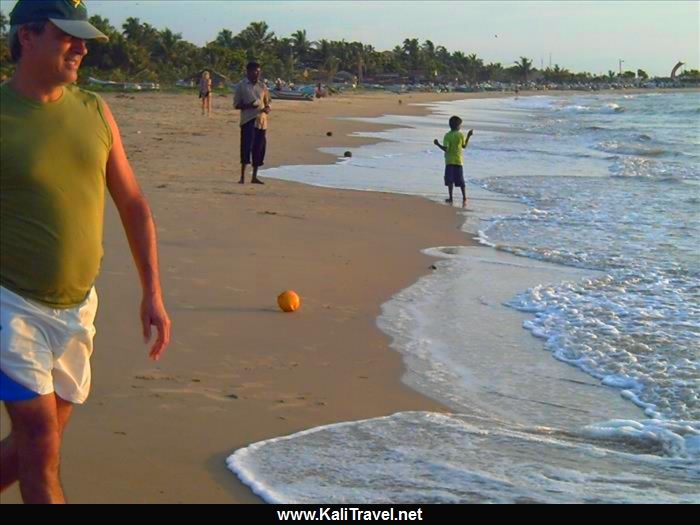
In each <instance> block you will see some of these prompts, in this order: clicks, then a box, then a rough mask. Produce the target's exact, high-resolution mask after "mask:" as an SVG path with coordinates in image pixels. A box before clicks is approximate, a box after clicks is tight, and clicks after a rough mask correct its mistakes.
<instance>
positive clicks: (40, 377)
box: [0, 286, 97, 404]
mask: <svg viewBox="0 0 700 525" xmlns="http://www.w3.org/2000/svg"><path fill="white" fill-rule="evenodd" d="M96 313H97V292H96V291H95V288H92V290H90V293H89V294H88V296H87V299H85V301H83V302H82V303H81V304H79V305H77V306H74V307H73V308H63V309H57V308H51V307H49V306H46V305H43V304H41V303H38V302H36V301H32V300H28V299H24V298H23V297H21V296H19V295H17V294H16V293H14V292H11V291H10V290H8V289H7V288H3V287H2V286H0V371H2V373H3V374H4V375H6V376H7V377H8V378H9V379H10V380H12V381H15V382H16V383H18V384H19V385H21V386H22V387H24V388H26V389H29V390H31V391H32V392H36V394H38V395H45V394H51V393H52V392H56V395H58V396H59V397H60V398H61V399H64V400H66V401H69V402H71V403H76V404H80V403H83V402H84V401H85V400H86V399H87V397H88V393H89V392H90V355H91V354H92V340H93V338H94V337H95V326H94V324H93V323H94V321H95V314H96Z"/></svg>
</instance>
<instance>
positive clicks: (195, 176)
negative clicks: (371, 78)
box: [0, 93, 471, 503]
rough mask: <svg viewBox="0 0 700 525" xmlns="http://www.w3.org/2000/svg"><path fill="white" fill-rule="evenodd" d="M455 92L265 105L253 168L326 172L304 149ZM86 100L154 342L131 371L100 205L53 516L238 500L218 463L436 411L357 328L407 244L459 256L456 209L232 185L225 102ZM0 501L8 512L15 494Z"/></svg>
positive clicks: (130, 347)
mask: <svg viewBox="0 0 700 525" xmlns="http://www.w3.org/2000/svg"><path fill="white" fill-rule="evenodd" d="M467 96H468V95H465V94H457V93H455V94H444V95H440V94H428V93H425V94H405V95H394V94H387V93H371V94H351V95H344V96H339V97H333V98H329V99H324V100H320V101H315V102H311V103H310V102H297V101H274V105H273V113H272V115H271V125H270V131H269V153H268V162H267V166H266V167H271V166H277V165H287V164H313V163H327V162H334V161H335V158H334V157H333V156H332V155H327V154H324V153H321V152H319V151H318V150H317V148H319V147H346V148H347V149H349V150H352V149H353V148H354V147H357V146H360V145H362V144H366V143H368V142H370V140H368V139H365V138H357V137H349V136H348V134H350V133H352V132H354V131H360V130H363V131H364V130H373V129H377V128H378V126H377V125H374V124H367V123H361V122H355V121H348V120H335V117H372V116H379V115H382V114H386V113H395V114H415V115H419V114H425V113H426V112H427V111H426V108H425V107H423V106H415V105H412V104H414V103H425V102H430V101H435V100H449V99H456V98H467ZM105 98H106V100H107V101H108V102H109V104H110V106H111V108H112V111H113V112H114V114H115V116H116V117H117V120H118V122H119V123H120V126H121V130H122V133H123V136H124V141H125V144H126V148H127V151H128V154H129V156H130V159H131V161H132V165H133V167H134V169H135V171H136V173H137V176H138V178H139V180H140V183H141V185H142V188H143V191H144V192H145V194H146V195H147V197H148V198H149V201H150V203H151V206H152V209H153V212H154V215H155V219H156V223H157V226H158V233H159V245H160V256H161V261H160V264H161V272H162V280H163V287H164V291H165V297H166V301H167V307H168V310H169V312H170V315H171V317H172V321H173V342H172V345H171V347H170V349H169V350H168V352H167V354H166V356H165V357H164V359H162V360H161V361H160V362H158V363H153V362H151V361H149V360H148V359H147V347H146V346H145V345H144V344H143V342H142V340H141V336H140V325H139V320H138V306H139V300H140V297H139V295H140V289H139V286H138V281H137V276H136V272H135V269H134V267H133V264H132V262H131V256H130V253H129V251H128V246H127V243H126V240H125V239H124V235H123V233H122V230H121V226H120V224H119V221H118V218H117V216H116V212H115V210H114V207H113V205H111V204H110V205H108V210H107V219H106V224H105V236H104V246H105V258H104V261H103V268H102V273H101V276H100V278H99V281H98V283H97V287H98V292H99V294H100V303H101V304H100V310H99V313H98V318H97V323H96V324H97V330H98V334H97V337H96V341H95V348H96V350H95V354H94V357H93V387H92V394H91V397H90V399H89V400H88V402H87V403H86V404H85V405H83V406H81V407H78V408H77V409H76V410H75V412H74V416H73V419H72V422H71V424H70V425H69V427H68V430H67V432H66V435H65V442H64V447H63V466H62V479H63V482H64V486H65V490H66V494H67V497H68V498H69V501H70V502H72V503H116V502H129V503H180V502H182V503H235V502H240V503H256V502H260V500H259V499H258V498H257V497H256V496H254V495H253V494H252V493H251V492H250V490H249V489H248V488H247V487H245V486H244V485H242V484H241V483H239V482H238V480H237V479H236V477H235V476H234V475H233V474H232V473H231V472H230V471H228V470H227V469H226V466H225V463H224V460H225V458H226V457H227V456H228V455H230V454H231V453H232V452H233V451H234V450H236V449H237V448H239V447H242V446H245V445H248V444H250V443H252V442H256V441H260V440H264V439H268V438H272V437H275V436H281V435H287V434H290V433H293V432H296V431H299V430H303V429H307V428H311V427H315V426H318V425H322V424H327V423H332V422H338V421H347V420H356V419H364V418H370V417H375V416H381V415H388V414H392V413H394V412H397V411H403V410H435V411H440V410H443V407H441V406H440V405H439V404H437V403H436V402H433V401H431V400H430V399H427V398H425V397H423V396H421V395H420V394H418V393H416V392H414V391H412V390H410V389H409V388H407V387H406V386H404V385H403V384H402V383H401V375H402V370H403V365H402V362H401V358H400V356H399V355H398V354H397V353H395V352H394V351H392V350H390V349H389V347H388V338H387V337H386V336H385V335H384V334H383V333H381V332H380V331H379V329H378V328H377V327H376V324H375V322H376V317H377V315H378V314H379V311H380V305H381V304H382V303H383V302H385V301H386V300H388V299H389V298H390V297H391V296H392V295H393V294H394V293H396V292H398V291H399V290H401V289H403V288H405V287H407V286H409V285H410V284H412V283H413V282H415V281H416V280H417V279H418V277H419V276H421V275H423V274H425V273H426V272H429V271H431V270H430V269H429V266H430V264H431V258H429V257H427V256H425V255H422V254H421V253H420V250H421V249H422V248H426V247H429V246H435V245H465V244H469V243H470V242H471V241H469V240H468V238H467V237H466V236H465V235H464V234H463V233H461V232H460V231H459V226H460V223H461V219H460V217H459V215H458V214H457V213H456V210H457V209H458V208H450V207H447V206H440V205H437V204H435V203H432V202H429V201H427V200H425V199H422V198H418V197H407V196H400V195H390V194H381V193H369V192H355V191H338V190H330V189H323V188H315V187H310V186H305V185H301V184H294V183H288V182H282V181H278V180H267V181H266V182H267V184H266V185H265V186H254V185H250V184H246V185H244V186H242V185H239V184H237V183H236V181H237V179H238V170H239V164H238V115H237V112H235V111H234V110H233V108H232V107H231V97H228V96H223V95H219V96H216V97H215V98H214V102H213V115H212V117H211V118H206V117H202V116H201V115H200V109H199V107H198V101H197V98H196V97H195V96H194V95H193V94H166V93H163V94H139V95H122V94H108V95H106V96H105ZM399 100H401V103H400V104H399V102H398V101H399ZM328 131H331V132H332V136H327V132H328ZM441 170H442V167H441V166H435V173H434V174H431V175H432V176H434V177H435V184H436V187H438V188H439V187H440V185H441ZM262 177H263V179H265V177H264V172H262ZM285 289H294V290H296V291H297V292H298V293H299V294H300V295H301V297H302V301H303V304H302V308H301V310H300V311H298V312H296V313H294V314H284V313H282V312H280V311H279V310H278V309H277V306H276V297H277V295H278V294H279V293H280V292H281V291H283V290H285ZM7 429H8V420H7V416H6V413H5V412H4V411H3V414H2V435H3V436H5V435H6V434H7ZM0 501H1V502H2V503H13V502H19V501H20V498H19V491H18V490H17V488H16V487H15V488H13V489H11V490H9V491H7V492H6V493H4V494H3V495H2V498H1V500H0Z"/></svg>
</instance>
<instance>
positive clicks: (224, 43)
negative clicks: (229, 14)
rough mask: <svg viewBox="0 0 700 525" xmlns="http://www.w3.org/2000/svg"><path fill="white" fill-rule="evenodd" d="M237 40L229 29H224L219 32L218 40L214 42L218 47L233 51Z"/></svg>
mask: <svg viewBox="0 0 700 525" xmlns="http://www.w3.org/2000/svg"><path fill="white" fill-rule="evenodd" d="M235 42H236V40H235V38H234V36H233V33H232V32H231V31H229V30H228V29H222V30H221V31H219V34H218V35H216V40H214V43H215V44H216V45H217V46H221V47H225V48H228V49H233V48H234V47H235Z"/></svg>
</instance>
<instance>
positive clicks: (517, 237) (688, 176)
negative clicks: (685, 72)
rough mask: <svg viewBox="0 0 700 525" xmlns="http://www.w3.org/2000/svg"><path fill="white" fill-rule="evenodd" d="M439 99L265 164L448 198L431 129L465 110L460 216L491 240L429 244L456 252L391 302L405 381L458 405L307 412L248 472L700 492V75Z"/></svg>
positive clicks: (277, 491)
mask: <svg viewBox="0 0 700 525" xmlns="http://www.w3.org/2000/svg"><path fill="white" fill-rule="evenodd" d="M430 109H431V111H432V114H431V115H430V116H428V117H400V116H385V117H382V118H380V119H371V120H372V121H375V122H377V121H378V122H383V123H386V124H389V125H396V126H400V127H394V128H392V129H390V130H387V131H384V132H378V133H365V134H363V135H365V136H373V137H378V138H382V139H385V141H384V142H381V143H379V144H375V145H371V146H365V147H362V148H359V149H357V150H355V151H354V152H353V157H352V158H351V159H342V160H339V162H338V163H337V164H336V165H332V166H290V167H283V168H276V169H271V170H266V171H265V174H266V176H270V177H279V178H284V179H289V180H297V181H302V182H307V183H311V184H316V185H322V186H330V187H339V188H352V189H361V190H375V191H389V192H398V193H410V194H416V195H421V196H424V197H426V198H430V199H433V200H439V201H441V200H442V199H443V198H444V197H445V195H444V193H445V190H444V187H443V186H442V153H441V152H440V151H439V150H437V148H435V147H434V146H433V145H432V140H433V138H440V139H441V138H442V136H443V135H444V133H445V131H446V121H447V118H448V117H449V116H450V115H452V114H457V115H460V116H462V118H463V119H464V121H465V126H464V129H465V130H466V129H469V128H474V130H475V133H474V136H473V137H472V140H471V142H470V145H469V148H468V149H467V150H466V152H465V175H466V177H467V179H468V194H469V197H470V201H469V204H468V207H467V208H466V209H465V210H463V211H461V213H463V215H464V219H465V224H464V227H463V229H464V231H465V235H466V236H469V235H470V234H471V236H473V237H474V238H476V239H477V240H478V241H479V242H480V243H481V246H476V247H475V246H469V247H467V246H461V247H460V246H453V247H426V250H425V251H426V253H429V254H431V255H434V256H435V257H436V258H438V259H437V260H438V262H437V263H436V266H437V270H435V271H434V272H432V273H431V274H430V275H427V276H425V277H423V278H422V279H420V280H419V281H418V282H417V283H416V284H415V285H413V286H411V287H409V288H408V289H406V290H403V291H401V292H400V293H398V294H397V295H396V296H395V297H394V298H393V299H392V300H391V301H389V302H388V303H387V304H385V305H384V306H383V309H382V310H383V312H382V315H381V317H380V318H379V319H378V325H379V327H380V328H381V329H382V330H384V331H385V332H387V333H388V334H389V335H391V336H392V340H393V342H392V347H393V348H394V349H395V350H397V351H398V352H400V353H401V354H402V355H403V357H404V362H405V364H406V369H407V372H406V374H405V376H404V378H403V380H404V381H405V382H406V383H407V384H409V385H410V386H411V387H413V388H416V389H417V390H419V391H421V392H423V393H424V394H426V395H428V396H431V397H433V398H434V399H437V400H439V401H441V402H442V403H444V404H445V405H446V406H448V407H449V408H450V409H451V410H452V412H453V413H451V414H435V413H425V412H406V413H399V414H394V415H391V416H388V417H385V418H377V419H372V420H367V421H359V422H346V423H341V424H337V425H331V426H326V427H320V428H317V429H309V430H308V431H305V432H302V433H299V434H295V435H292V436H286V437H281V438H277V439H273V440H269V441H265V442H261V443H255V444H253V445H251V446H249V447H246V448H244V449H241V450H238V451H236V452H235V453H234V454H233V455H232V456H231V457H230V458H229V460H228V464H229V467H230V468H231V470H232V471H234V472H235V473H236V474H237V475H238V476H239V477H240V478H241V479H242V480H243V481H244V482H245V483H247V484H248V485H249V486H250V487H251V488H252V489H253V490H254V491H255V492H256V493H257V494H259V495H260V496H261V497H263V499H265V500H266V501H270V502H307V503H308V502H345V503H361V502H365V503H369V502H445V503H450V502H689V503H700V365H699V362H698V361H699V358H700V93H697V92H693V93H690V92H688V93H663V94H654V93H649V94H634V95H625V94H624V93H615V94H592V95H579V94H575V95H566V96H537V97H520V98H503V99H486V100H465V101H456V102H446V103H439V104H434V105H431V108H430ZM337 152H338V154H340V152H341V150H338V151H337ZM378 256H379V257H380V256H381V254H379V255H378Z"/></svg>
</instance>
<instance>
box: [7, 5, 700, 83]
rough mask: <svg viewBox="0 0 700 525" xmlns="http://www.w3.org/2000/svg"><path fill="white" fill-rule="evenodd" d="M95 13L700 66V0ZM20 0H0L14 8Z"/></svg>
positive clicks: (160, 8) (650, 68) (654, 71)
mask: <svg viewBox="0 0 700 525" xmlns="http://www.w3.org/2000/svg"><path fill="white" fill-rule="evenodd" d="M86 3H87V5H88V9H89V12H90V14H91V15H92V14H98V15H100V16H103V17H106V18H108V19H109V21H110V23H111V24H112V25H113V26H115V27H121V24H122V23H123V22H124V21H125V20H126V18H128V17H135V18H139V19H141V21H142V22H148V23H149V24H151V25H152V26H154V27H156V28H158V29H164V28H166V27H167V28H169V29H171V30H172V31H174V32H176V33H181V34H182V36H183V38H184V39H185V40H188V41H190V42H192V43H194V44H197V45H203V44H205V43H206V42H208V41H211V40H214V39H215V38H216V35H217V34H218V32H219V31H220V30H222V29H229V30H231V31H232V32H233V33H234V34H236V33H238V32H239V31H240V30H242V29H243V28H245V27H246V26H247V25H248V24H249V23H250V22H255V21H265V22H267V24H268V26H269V27H270V29H271V30H272V31H274V32H275V34H276V35H277V36H280V37H284V36H289V35H290V34H291V33H293V32H294V31H296V30H298V29H306V30H307V36H308V38H309V39H310V40H320V39H323V38H326V39H329V40H342V39H345V40H347V41H353V40H359V41H361V42H363V43H365V44H371V45H373V46H374V47H375V48H376V49H378V50H386V49H392V48H393V47H394V46H396V45H397V44H401V43H402V42H403V40H404V39H405V38H418V39H419V40H420V41H421V42H422V41H424V40H432V41H433V43H435V44H436V45H443V46H445V47H446V48H447V49H448V50H450V51H463V52H465V53H467V54H470V53H476V54H477V55H478V56H479V57H480V58H482V59H483V60H484V61H485V62H486V63H488V62H501V63H502V64H504V65H512V64H513V62H515V61H516V60H518V59H519V57H521V56H524V57H527V58H530V59H532V61H533V65H534V66H535V67H537V68H539V67H541V66H544V67H547V66H548V65H549V64H550V56H551V64H552V65H554V64H559V65H560V66H561V67H566V68H568V69H570V70H573V71H589V72H591V73H606V72H607V71H608V70H613V71H617V70H618V68H619V60H623V61H624V62H623V64H622V67H623V69H624V70H632V71H636V70H637V69H644V70H645V71H646V72H647V73H649V74H650V75H658V76H668V75H669V74H670V72H671V69H672V67H673V66H674V64H675V63H676V62H677V61H679V60H681V61H683V62H685V63H686V64H687V65H686V68H687V69H700V1H672V0H664V1H651V0H650V1H640V0H627V1H603V0H598V1H535V0H532V1H528V0H522V1H489V2H481V1H405V0H404V1H379V0H376V1H374V0H365V1H358V0H354V1H328V0H307V1H294V0H286V1H283V0H280V1H270V0H267V1H263V0H258V1H255V2H248V1H232V0H88V1H87V2H86ZM14 4H15V0H0V9H1V10H2V11H3V12H4V13H5V14H8V13H9V11H10V10H11V9H12V7H13V6H14Z"/></svg>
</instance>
